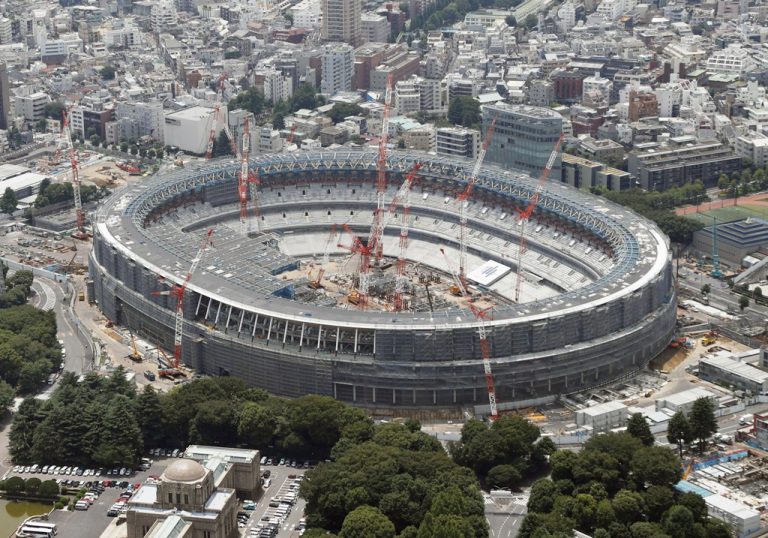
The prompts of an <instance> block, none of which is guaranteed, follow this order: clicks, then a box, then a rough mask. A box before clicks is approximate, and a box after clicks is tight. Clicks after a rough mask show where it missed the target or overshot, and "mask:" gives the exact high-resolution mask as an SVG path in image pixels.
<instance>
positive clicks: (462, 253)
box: [457, 118, 496, 282]
mask: <svg viewBox="0 0 768 538" xmlns="http://www.w3.org/2000/svg"><path fill="white" fill-rule="evenodd" d="M495 128H496V118H493V120H491V124H490V125H489V126H488V130H487V131H486V133H485V138H484V139H483V146H482V147H481V148H480V153H478V155H477V160H476V161H475V166H474V167H473V168H472V173H471V174H470V176H469V179H467V186H466V188H465V189H464V191H463V192H462V193H461V194H459V196H458V198H457V200H458V202H459V278H460V279H461V280H462V282H464V281H465V280H466V277H467V272H466V271H467V209H466V207H464V206H465V205H466V202H467V200H468V199H469V197H470V195H471V194H472V190H473V189H474V188H475V184H476V183H477V176H478V175H479V174H480V168H481V167H482V166H483V161H484V160H485V154H486V153H487V152H488V145H489V144H490V143H491V138H492V137H493V130H494V129H495Z"/></svg>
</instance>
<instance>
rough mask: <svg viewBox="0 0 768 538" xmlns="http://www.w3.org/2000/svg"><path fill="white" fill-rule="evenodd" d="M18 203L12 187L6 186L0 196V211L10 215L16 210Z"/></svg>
mask: <svg viewBox="0 0 768 538" xmlns="http://www.w3.org/2000/svg"><path fill="white" fill-rule="evenodd" d="M18 205H19V201H18V199H17V198H16V192H15V191H14V190H13V189H12V188H10V187H7V188H6V189H5V192H4V193H3V197H2V198H0V211H2V212H3V213H5V214H6V215H12V214H13V212H14V211H16V208H17V207H18Z"/></svg>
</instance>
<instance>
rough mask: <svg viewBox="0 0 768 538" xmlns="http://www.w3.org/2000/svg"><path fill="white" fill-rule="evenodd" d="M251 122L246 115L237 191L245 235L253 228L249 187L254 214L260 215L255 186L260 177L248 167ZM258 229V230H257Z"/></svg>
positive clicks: (242, 229) (242, 230) (241, 224)
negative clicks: (249, 206) (250, 223)
mask: <svg viewBox="0 0 768 538" xmlns="http://www.w3.org/2000/svg"><path fill="white" fill-rule="evenodd" d="M249 124H250V122H249V121H248V116H246V117H245V125H244V126H243V140H242V148H243V149H242V151H241V152H240V174H239V176H238V182H237V193H238V197H239V200H240V230H241V232H242V233H243V235H247V234H248V232H249V231H250V230H251V229H252V226H249V222H248V213H249V212H248V202H249V200H248V188H249V187H251V189H250V194H251V196H250V203H251V207H252V208H253V212H252V214H253V215H254V216H256V217H258V212H259V200H258V189H256V188H255V186H256V185H258V184H259V178H258V176H256V174H254V173H253V172H252V171H251V169H250V168H249V167H248V157H249V156H250V153H251V130H250V127H249ZM258 220H259V219H258V218H256V219H255V221H256V227H257V228H258ZM257 231H258V230H257Z"/></svg>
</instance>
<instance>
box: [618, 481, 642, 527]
mask: <svg viewBox="0 0 768 538" xmlns="http://www.w3.org/2000/svg"><path fill="white" fill-rule="evenodd" d="M611 504H612V506H613V511H614V513H615V514H616V519H617V520H618V521H620V522H621V523H624V524H625V525H630V524H632V523H634V522H635V521H637V520H638V519H640V517H641V516H642V514H643V511H644V510H645V506H644V503H643V497H642V496H641V495H640V494H639V493H637V492H636V491H630V490H627V489H622V490H621V491H619V492H618V493H617V494H616V496H615V497H614V498H613V501H612V502H611Z"/></svg>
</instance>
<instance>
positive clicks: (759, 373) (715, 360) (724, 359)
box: [699, 355, 768, 383]
mask: <svg viewBox="0 0 768 538" xmlns="http://www.w3.org/2000/svg"><path fill="white" fill-rule="evenodd" d="M702 363H703V364H709V365H712V366H715V367H717V368H720V369H721V370H725V371H727V372H730V373H732V374H735V375H737V376H740V377H743V378H745V379H749V380H750V381H755V382H757V383H765V382H766V381H768V372H766V371H764V370H761V369H759V368H755V367H754V366H752V365H751V364H747V363H745V362H741V361H737V360H735V359H733V358H732V357H731V356H730V355H711V356H708V357H702V358H701V359H699V364H702Z"/></svg>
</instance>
